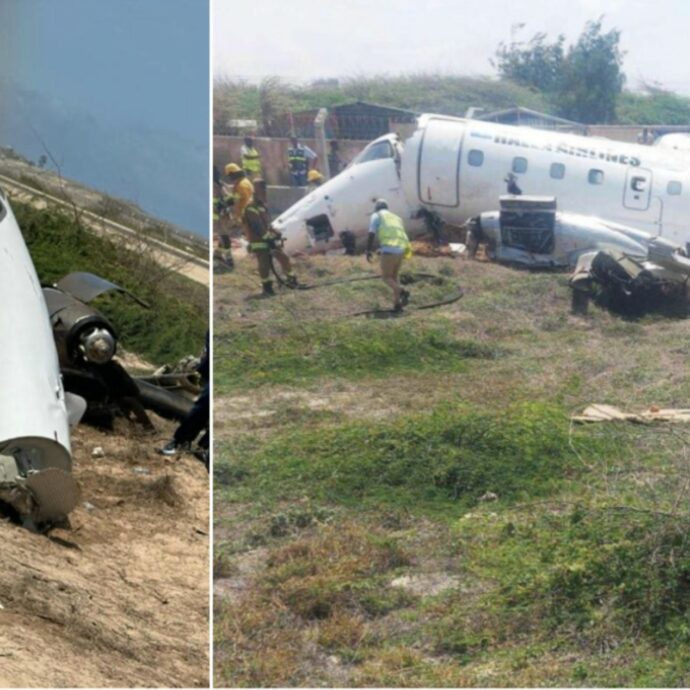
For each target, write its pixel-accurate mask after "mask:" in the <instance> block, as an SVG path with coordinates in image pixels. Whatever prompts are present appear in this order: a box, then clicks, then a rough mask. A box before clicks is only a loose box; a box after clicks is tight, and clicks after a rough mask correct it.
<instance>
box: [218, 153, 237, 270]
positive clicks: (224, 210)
mask: <svg viewBox="0 0 690 690" xmlns="http://www.w3.org/2000/svg"><path fill="white" fill-rule="evenodd" d="M213 235H214V237H216V238H217V240H216V241H217V243H218V244H217V248H216V249H214V251H213V264H214V269H215V270H217V271H218V272H226V271H231V270H232V269H233V268H234V262H233V259H232V248H231V244H230V204H229V203H228V199H227V198H226V197H225V190H224V189H223V183H222V181H221V179H220V170H218V168H217V167H216V166H215V165H214V166H213Z"/></svg>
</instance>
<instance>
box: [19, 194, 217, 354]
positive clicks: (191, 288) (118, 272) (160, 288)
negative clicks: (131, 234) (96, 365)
mask: <svg viewBox="0 0 690 690" xmlns="http://www.w3.org/2000/svg"><path fill="white" fill-rule="evenodd" d="M12 208H13V211H14V213H15V215H16V217H17V222H18V223H19V227H20V228H21V230H22V233H23V235H24V239H25V241H26V244H27V246H28V248H29V252H30V253H31V257H32V259H33V262H34V265H35V267H36V272H37V273H38V277H39V279H40V280H41V282H42V283H45V284H52V283H55V282H57V281H58V280H59V279H60V278H62V277H63V276H64V275H66V274H67V273H71V272H73V271H88V272H90V273H95V274H97V275H100V276H102V277H103V278H107V279H108V280H111V281H113V282H114V283H117V284H118V285H120V286H122V287H123V288H125V289H127V290H129V291H130V292H132V293H134V294H135V295H137V297H139V298H140V299H142V300H144V301H145V302H147V303H148V304H150V306H151V308H150V309H145V308H143V307H142V306H140V305H139V304H136V303H135V302H134V301H133V300H131V299H130V298H128V297H126V296H124V295H119V294H114V295H105V296H103V297H100V298H98V300H97V301H96V302H95V304H96V306H98V308H99V309H101V310H102V311H103V313H104V314H105V315H106V317H107V318H108V319H110V320H111V321H112V323H113V325H114V326H115V328H116V329H117V330H118V332H119V335H120V343H121V344H122V346H123V347H124V348H125V349H127V350H129V351H131V352H135V353H137V354H138V355H140V356H142V357H144V358H146V359H147V360H149V361H151V362H152V363H154V364H164V363H166V362H168V363H170V362H175V361H177V360H178V359H180V358H181V357H183V356H185V355H188V354H198V353H200V352H201V349H202V348H203V346H204V334H205V332H206V328H207V327H208V290H207V289H206V288H205V287H203V286H202V285H198V284H196V283H194V282H193V281H191V280H188V279H187V278H184V277H182V276H179V275H177V274H176V273H175V272H174V271H173V270H171V269H170V268H163V267H161V266H160V265H159V264H158V263H156V262H155V261H154V260H153V258H152V257H151V254H150V249H148V247H147V245H146V243H145V242H144V241H142V243H141V247H140V249H139V250H138V251H134V250H132V249H127V248H125V247H123V246H122V245H121V243H120V242H119V241H118V239H117V238H112V239H111V238H106V237H98V236H96V235H94V234H93V233H92V232H89V231H88V230H86V229H85V228H84V227H83V226H82V224H81V223H80V222H79V220H78V218H77V217H75V216H72V215H68V214H66V213H64V212H61V211H56V210H46V209H40V210H39V209H35V208H33V207H32V206H29V205H26V204H22V203H18V202H14V203H13V204H12Z"/></svg>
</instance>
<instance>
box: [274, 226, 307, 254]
mask: <svg viewBox="0 0 690 690" xmlns="http://www.w3.org/2000/svg"><path fill="white" fill-rule="evenodd" d="M276 230H278V231H279V232H280V233H281V234H282V236H283V239H284V240H285V244H284V245H283V250H284V251H285V252H286V253H287V254H296V253H297V252H303V251H306V250H307V249H309V246H310V244H309V236H308V234H307V224H306V223H305V222H304V220H303V219H302V218H292V219H290V220H288V221H286V222H283V223H280V224H276Z"/></svg>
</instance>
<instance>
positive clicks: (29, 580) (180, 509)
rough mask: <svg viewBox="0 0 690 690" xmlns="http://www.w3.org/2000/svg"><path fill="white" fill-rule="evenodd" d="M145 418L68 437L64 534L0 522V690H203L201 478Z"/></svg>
mask: <svg viewBox="0 0 690 690" xmlns="http://www.w3.org/2000/svg"><path fill="white" fill-rule="evenodd" d="M152 418H153V419H154V420H155V425H156V428H157V430H158V431H157V433H156V434H155V435H153V436H151V435H144V434H143V433H140V432H137V431H135V430H133V429H132V427H131V426H130V425H128V424H127V423H125V422H124V421H122V422H118V424H117V426H116V428H115V430H114V431H107V432H106V431H102V430H97V429H94V428H91V427H87V426H84V425H80V426H79V427H78V428H77V429H76V430H75V432H74V433H73V454H74V458H75V464H74V474H75V476H76V478H77V480H78V482H79V484H80V486H81V490H82V496H81V501H80V504H79V506H78V507H77V509H76V510H75V511H74V512H73V513H72V514H71V516H70V523H71V525H70V527H69V528H66V529H54V530H52V531H51V532H50V533H49V534H48V535H39V534H34V533H31V532H29V531H28V530H26V529H24V528H22V527H20V526H18V525H17V524H14V523H12V522H10V521H9V520H1V521H0V542H1V543H2V547H1V549H2V557H0V687H112V686H119V687H160V686H163V687H208V682H209V673H208V667H209V659H208V645H209V618H208V603H209V589H208V575H209V559H208V553H209V481H208V474H207V472H206V469H205V468H204V466H203V465H202V463H200V462H199V461H198V460H196V459H195V458H194V457H192V456H183V457H180V458H173V459H170V458H164V457H162V456H159V455H157V454H156V453H155V448H156V447H157V446H159V445H161V443H162V442H164V441H165V440H166V439H167V438H168V437H169V435H170V434H171V432H172V430H173V428H174V425H173V424H172V423H171V422H167V421H164V420H161V419H158V418H155V417H152ZM96 447H101V448H102V449H103V456H102V457H94V456H93V454H92V453H93V450H94V448H96Z"/></svg>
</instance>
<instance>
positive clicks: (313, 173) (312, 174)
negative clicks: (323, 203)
mask: <svg viewBox="0 0 690 690" xmlns="http://www.w3.org/2000/svg"><path fill="white" fill-rule="evenodd" d="M321 180H323V175H322V174H321V173H320V172H319V171H318V170H310V171H309V174H308V175H307V182H321Z"/></svg>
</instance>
